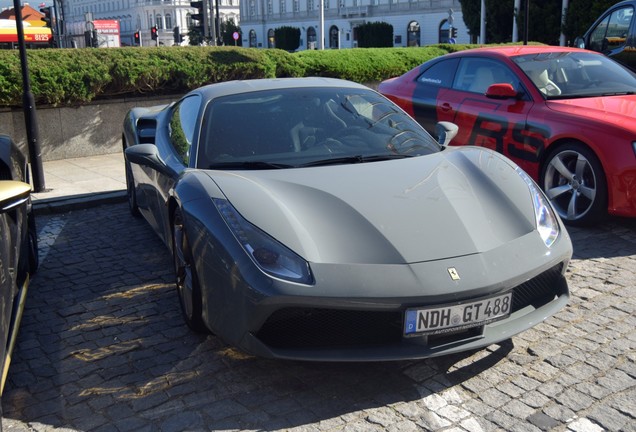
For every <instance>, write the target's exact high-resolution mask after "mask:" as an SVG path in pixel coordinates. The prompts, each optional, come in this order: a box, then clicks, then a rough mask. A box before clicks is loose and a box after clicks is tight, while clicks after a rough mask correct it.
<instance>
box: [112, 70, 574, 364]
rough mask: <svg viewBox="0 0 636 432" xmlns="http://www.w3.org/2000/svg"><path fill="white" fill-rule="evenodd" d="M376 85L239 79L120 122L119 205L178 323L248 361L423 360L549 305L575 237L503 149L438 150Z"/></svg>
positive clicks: (137, 111)
mask: <svg viewBox="0 0 636 432" xmlns="http://www.w3.org/2000/svg"><path fill="white" fill-rule="evenodd" d="M438 130H439V134H440V136H439V137H438V139H439V142H438V141H436V140H435V139H433V138H432V137H431V136H430V135H429V134H428V133H427V132H426V131H425V130H424V129H423V128H422V127H421V126H419V125H418V124H417V123H416V122H415V121H414V120H413V119H412V118H411V117H409V116H408V115H407V114H405V113H404V111H402V110H401V109H400V108H398V107H397V106H396V105H395V104H393V103H392V102H390V101H389V100H388V99H386V98H385V97H383V96H381V95H380V94H378V93H377V92H375V91H373V90H371V89H369V88H367V87H365V86H362V85H358V84H355V83H351V82H347V81H342V80H336V79H324V78H286V79H271V80H253V81H234V82H225V83H219V84H213V85H209V86H206V87H202V88H200V89H197V90H194V91H192V92H190V93H188V94H187V95H185V96H184V97H183V98H181V99H180V100H179V101H177V102H175V103H172V104H170V105H165V106H157V107H152V108H134V109H132V110H131V111H130V112H129V113H128V115H127V116H126V119H125V121H124V132H123V146H124V151H125V158H126V174H127V183H128V198H129V204H130V209H131V212H132V213H133V215H142V216H143V217H144V218H145V219H146V220H147V221H148V222H149V223H150V225H151V226H152V228H153V229H154V230H155V231H156V232H157V233H158V234H159V236H160V237H161V239H162V240H163V241H164V242H165V243H166V245H167V246H168V247H169V248H170V250H171V251H172V255H173V257H174V267H175V272H176V286H177V291H178V294H179V299H180V303H181V308H182V311H183V315H184V317H185V320H186V322H187V324H188V325H189V326H190V327H191V328H192V329H194V330H197V331H204V332H205V331H210V332H214V333H215V334H216V335H218V336H219V337H221V338H222V339H223V340H225V341H226V342H227V343H229V344H232V345H234V346H236V347H239V348H240V349H242V350H244V351H246V352H248V353H251V354H254V355H259V356H264V357H276V358H284V359H299V360H326V361H360V360H397V359H413V358H423V357H430V356H436V355H442V354H448V353H454V352H458V351H463V350H469V349H475V348H480V347H485V346H488V345H490V344H493V343H496V342H500V341H503V340H506V339H508V338H510V337H511V336H513V335H515V334H516V333H519V332H521V331H523V330H525V329H528V328H530V327H532V326H533V325H535V324H537V323H539V322H541V321H542V320H544V319H545V318H547V317H549V316H550V315H552V314H554V313H556V312H557V311H558V310H560V309H561V308H562V307H563V306H564V305H565V304H566V302H567V301H568V298H569V292H568V286H567V282H566V279H565V277H564V273H565V270H566V267H567V265H568V262H569V260H570V258H571V255H572V244H571V242H570V238H569V236H568V234H567V232H566V230H565V228H564V227H563V225H562V223H561V221H560V219H559V218H558V216H557V215H556V214H555V213H554V211H553V209H552V207H551V206H550V203H549V201H548V200H547V199H546V197H545V196H544V195H543V193H542V192H541V191H540V190H539V188H538V187H537V186H536V184H535V183H534V182H533V181H532V180H531V179H530V178H529V177H528V176H527V175H526V174H525V173H524V172H523V171H522V170H521V169H519V168H518V167H517V166H516V165H515V164H514V163H513V162H511V161H510V160H509V159H507V158H506V157H505V156H502V155H500V154H497V153H495V152H493V151H490V150H488V149H485V148H477V147H446V146H445V144H446V143H448V141H450V139H451V138H452V136H453V135H454V134H455V133H457V129H456V126H454V125H452V124H449V123H442V124H440V125H439V127H438Z"/></svg>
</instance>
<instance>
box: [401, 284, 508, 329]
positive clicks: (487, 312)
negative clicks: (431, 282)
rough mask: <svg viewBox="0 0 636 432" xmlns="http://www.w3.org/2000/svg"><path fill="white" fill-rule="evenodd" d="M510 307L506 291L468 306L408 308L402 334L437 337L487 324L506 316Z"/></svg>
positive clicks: (466, 304) (465, 304)
mask: <svg viewBox="0 0 636 432" xmlns="http://www.w3.org/2000/svg"><path fill="white" fill-rule="evenodd" d="M511 306H512V293H511V292H509V293H506V294H502V295H498V296H496V297H489V298H486V299H481V300H477V301H474V302H470V303H460V304H456V305H446V306H436V307H430V308H418V309H408V310H407V311H406V319H405V320H404V334H405V335H407V336H417V335H422V334H439V333H448V332H452V331H457V330H462V329H467V328H471V327H476V326H481V325H486V324H488V323H491V322H494V321H498V320H502V319H504V318H506V317H508V315H510V308H511Z"/></svg>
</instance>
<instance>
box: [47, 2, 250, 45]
mask: <svg viewBox="0 0 636 432" xmlns="http://www.w3.org/2000/svg"><path fill="white" fill-rule="evenodd" d="M215 1H219V18H220V21H221V22H222V21H227V20H229V19H233V20H234V23H236V24H237V25H238V24H239V0H208V1H205V2H204V4H207V5H208V8H209V9H210V11H209V13H210V21H209V22H212V19H213V18H214V17H215V16H216V15H215V10H216V8H215V7H213V6H216V3H215ZM57 3H58V4H59V5H61V9H62V10H61V13H62V15H63V20H64V23H65V25H64V27H65V28H64V30H63V33H64V39H65V40H66V43H67V46H69V47H70V46H78V47H83V46H85V37H84V33H85V32H86V31H87V30H90V26H91V25H90V22H91V21H92V20H117V21H119V29H120V40H121V45H122V46H126V45H135V43H134V33H135V32H136V31H139V33H140V36H141V45H142V46H154V45H164V46H172V45H175V44H177V42H176V38H175V33H176V32H178V34H181V35H182V36H183V42H181V45H187V44H188V38H187V33H188V28H189V27H190V26H192V24H193V22H192V18H191V15H192V14H194V13H196V9H194V8H192V7H191V6H190V0H106V1H104V0H58V2H57ZM154 26H156V27H157V34H158V39H157V40H156V41H155V40H152V38H151V35H150V29H151V28H152V27H154ZM177 27H178V29H177V30H175V28H177ZM210 27H211V28H212V26H210ZM211 31H212V30H211Z"/></svg>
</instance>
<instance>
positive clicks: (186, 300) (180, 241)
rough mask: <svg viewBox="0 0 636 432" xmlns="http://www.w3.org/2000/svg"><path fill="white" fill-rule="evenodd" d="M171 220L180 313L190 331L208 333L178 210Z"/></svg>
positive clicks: (190, 254)
mask: <svg viewBox="0 0 636 432" xmlns="http://www.w3.org/2000/svg"><path fill="white" fill-rule="evenodd" d="M172 220H173V223H172V256H173V262H174V270H175V275H176V285H177V294H178V295H179V303H180V305H181V313H182V315H183V318H184V320H185V322H186V324H187V325H188V327H190V328H191V329H192V330H194V331H195V332H197V333H209V331H208V329H207V328H206V326H205V324H204V323H203V318H202V301H201V287H200V285H199V278H198V277H197V272H196V268H195V265H194V263H193V260H192V251H191V250H190V243H189V241H188V237H187V235H186V231H185V225H184V219H183V214H182V213H181V210H180V209H179V208H177V209H176V210H175V212H174V215H173V218H172Z"/></svg>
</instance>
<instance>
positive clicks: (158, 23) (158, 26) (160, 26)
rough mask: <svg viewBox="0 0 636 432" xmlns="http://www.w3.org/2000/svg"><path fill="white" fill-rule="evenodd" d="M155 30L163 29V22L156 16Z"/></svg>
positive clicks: (158, 15) (159, 16)
mask: <svg viewBox="0 0 636 432" xmlns="http://www.w3.org/2000/svg"><path fill="white" fill-rule="evenodd" d="M157 28H158V29H159V30H162V29H163V20H162V19H161V15H160V14H157Z"/></svg>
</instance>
